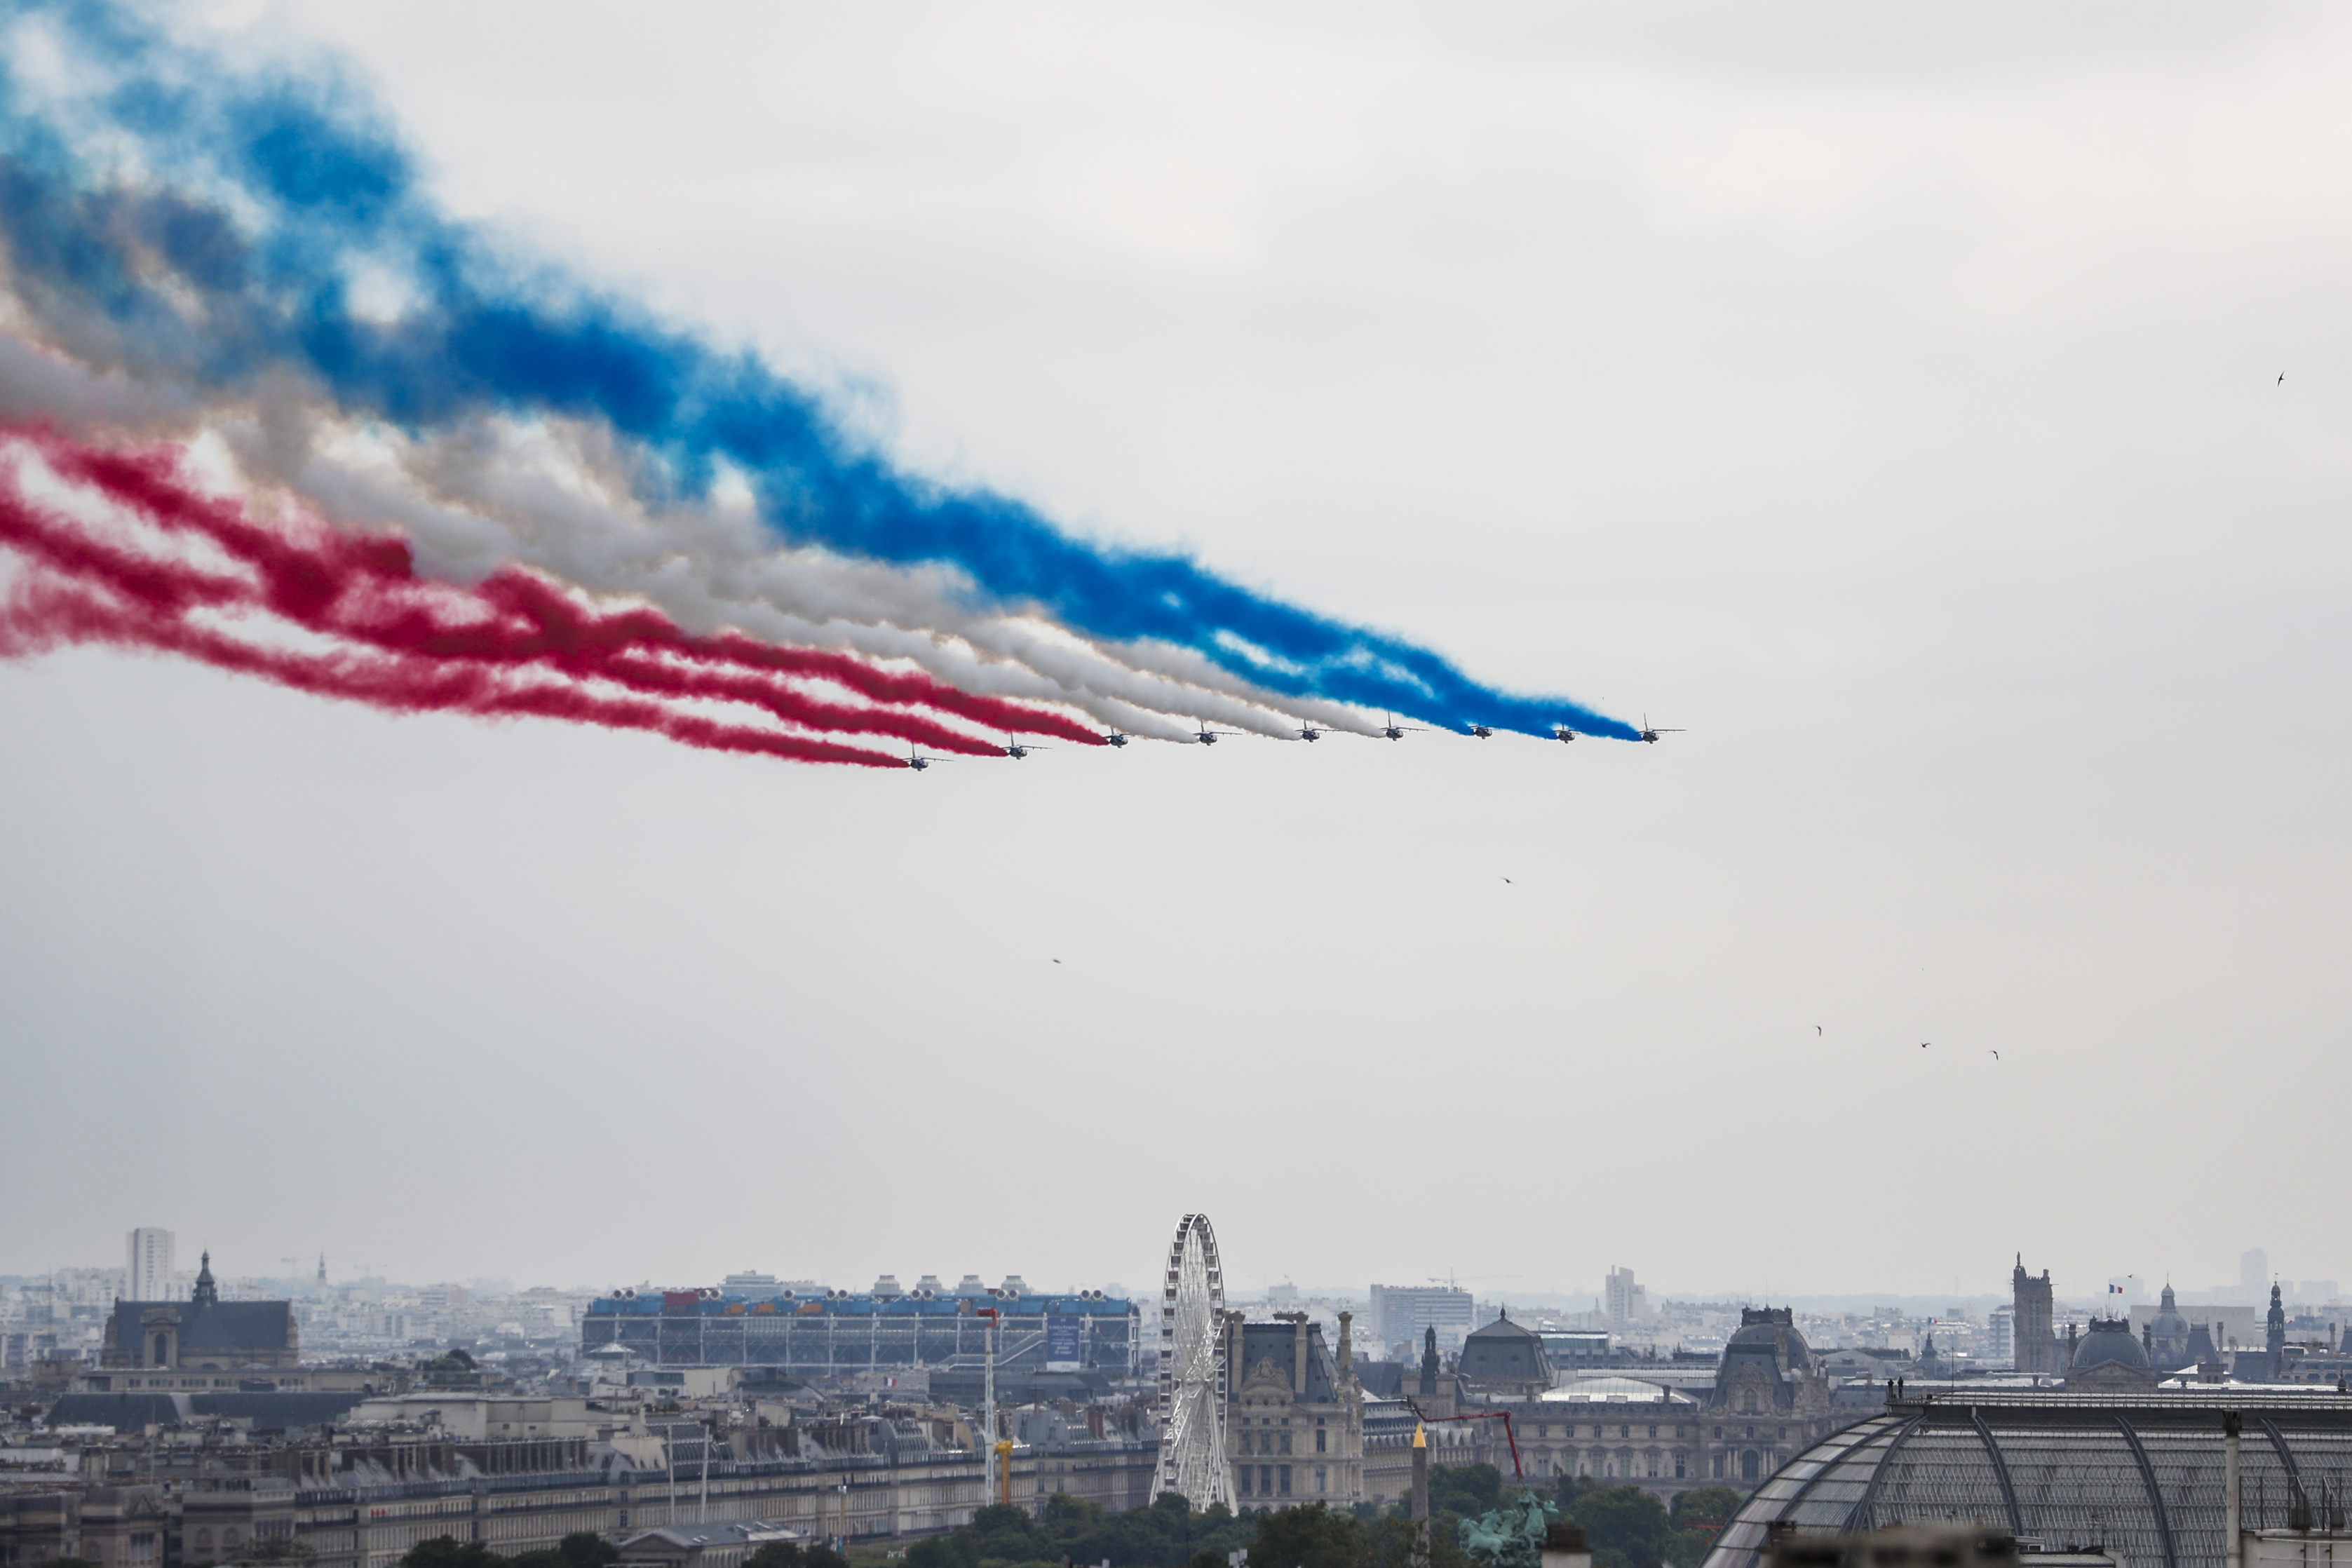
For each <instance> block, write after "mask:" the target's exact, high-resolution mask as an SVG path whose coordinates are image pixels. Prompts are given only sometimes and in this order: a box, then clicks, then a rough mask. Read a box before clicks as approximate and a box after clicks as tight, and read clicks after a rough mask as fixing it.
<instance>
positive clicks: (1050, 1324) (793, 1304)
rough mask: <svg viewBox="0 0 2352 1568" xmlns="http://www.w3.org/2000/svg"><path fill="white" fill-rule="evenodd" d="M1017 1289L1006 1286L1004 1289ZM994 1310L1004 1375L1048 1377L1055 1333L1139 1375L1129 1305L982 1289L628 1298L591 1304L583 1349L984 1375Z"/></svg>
mask: <svg viewBox="0 0 2352 1568" xmlns="http://www.w3.org/2000/svg"><path fill="white" fill-rule="evenodd" d="M1009 1283H1011V1282H1010V1281H1008V1284H1009ZM982 1307H989V1308H993V1309H994V1310H996V1311H997V1312H998V1313H999V1314H1000V1315H999V1317H998V1319H997V1328H996V1368H997V1373H998V1375H999V1376H1001V1377H1002V1376H1008V1375H1014V1374H1019V1373H1031V1372H1036V1373H1043V1372H1045V1370H1046V1369H1047V1364H1048V1356H1047V1350H1048V1342H1049V1334H1050V1335H1051V1336H1052V1340H1053V1343H1054V1345H1055V1346H1056V1347H1058V1348H1061V1349H1064V1350H1067V1351H1071V1352H1075V1357H1074V1359H1075V1360H1076V1362H1077V1363H1078V1367H1079V1370H1080V1371H1082V1372H1094V1373H1101V1374H1103V1375H1105V1376H1108V1377H1131V1376H1133V1375H1135V1372H1136V1365H1137V1361H1136V1357H1137V1350H1138V1344H1139V1338H1138V1324H1139V1321H1140V1319H1139V1316H1138V1314H1137V1312H1136V1309H1135V1307H1134V1304H1133V1303H1131V1302H1129V1301H1124V1300H1117V1299H1115V1298H1111V1297H1108V1296H1105V1295H1103V1294H1101V1293H1100V1292H1098V1291H1081V1292H1079V1293H1077V1294H1076V1295H1071V1296H1031V1295H1026V1294H1007V1293H1004V1292H1001V1291H982V1292H981V1293H979V1294H978V1295H970V1294H965V1293H963V1292H962V1291H961V1289H959V1291H958V1292H957V1293H955V1294H952V1295H932V1294H930V1293H929V1291H926V1290H923V1289H917V1290H916V1291H914V1292H908V1293H902V1294H887V1295H877V1294H874V1293H871V1292H869V1293H866V1294H862V1295H856V1294H851V1293H849V1292H847V1291H828V1292H825V1293H824V1294H823V1295H820V1296H816V1297H812V1298H805V1299H804V1298H803V1297H801V1296H799V1295H798V1294H797V1293H794V1292H793V1291H789V1290H787V1291H783V1292H781V1293H779V1294H777V1295H773V1296H769V1297H765V1298H762V1299H760V1300H749V1299H746V1298H744V1297H741V1296H734V1295H730V1294H727V1293H726V1292H725V1291H723V1290H667V1291H660V1292H656V1293H653V1294H648V1295H646V1296H642V1297H640V1296H637V1295H635V1294H634V1293H621V1294H616V1295H614V1296H610V1297H606V1298H604V1299H603V1300H595V1301H592V1302H590V1303H589V1304H588V1309H587V1310H586V1311H585V1312H584V1313H583V1315H582V1317H581V1320H580V1348H581V1349H582V1351H583V1352H593V1351H597V1350H601V1349H603V1348H604V1347H606V1346H618V1347H620V1348H621V1349H623V1350H626V1351H629V1352H633V1353H634V1354H635V1355H638V1356H640V1357H642V1358H643V1359H645V1360H646V1361H649V1362H652V1363H656V1364H657V1365H665V1366H776V1367H782V1368H783V1369H784V1370H785V1371H787V1372H789V1373H793V1374H794V1375H796V1376H803V1377H837V1376H843V1375H846V1374H851V1373H860V1372H867V1371H873V1370H877V1369H878V1370H884V1371H898V1370H908V1371H912V1370H915V1369H918V1368H925V1369H931V1368H952V1367H965V1368H969V1369H971V1370H973V1371H975V1372H977V1370H978V1369H979V1367H980V1365H981V1363H982V1359H983V1356H984V1353H985V1352H986V1350H987V1346H988V1331H989V1330H988V1320H987V1319H984V1318H982V1317H981V1316H980V1315H979V1309H981V1308H982Z"/></svg>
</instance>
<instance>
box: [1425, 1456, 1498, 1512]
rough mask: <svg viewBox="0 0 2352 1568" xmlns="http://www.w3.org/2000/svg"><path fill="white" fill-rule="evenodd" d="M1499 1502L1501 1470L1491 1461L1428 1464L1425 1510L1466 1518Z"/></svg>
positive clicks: (1488, 1510) (1491, 1508) (1491, 1507)
mask: <svg viewBox="0 0 2352 1568" xmlns="http://www.w3.org/2000/svg"><path fill="white" fill-rule="evenodd" d="M1502 1506H1503V1472H1502V1471H1500V1470H1498V1469H1496V1468H1495V1467H1494V1466H1492V1465H1432V1466H1430V1467H1429V1513H1430V1517H1431V1518H1432V1519H1434V1518H1436V1517H1437V1516H1438V1515H1439V1514H1441V1513H1451V1514H1456V1515H1460V1516H1462V1517H1464V1518H1467V1517H1468V1516H1470V1515H1471V1514H1475V1513H1492V1512H1494V1511H1495V1510H1496V1509H1498V1508H1500V1507H1502Z"/></svg>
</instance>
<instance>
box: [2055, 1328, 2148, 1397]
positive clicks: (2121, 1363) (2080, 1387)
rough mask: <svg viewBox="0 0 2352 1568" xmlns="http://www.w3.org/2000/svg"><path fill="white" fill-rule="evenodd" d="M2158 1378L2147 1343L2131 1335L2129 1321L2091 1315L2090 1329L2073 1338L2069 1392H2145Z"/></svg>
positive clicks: (2067, 1373) (2068, 1371)
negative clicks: (2075, 1338) (2149, 1358)
mask: <svg viewBox="0 0 2352 1568" xmlns="http://www.w3.org/2000/svg"><path fill="white" fill-rule="evenodd" d="M2150 1332H2151V1337H2152V1336H2153V1330H2151V1331H2150ZM2157 1382H2158V1378H2157V1373H2156V1372H2155V1370H2154V1369H2153V1368H2152V1367H2150V1366H2149V1365H2148V1359H2147V1346H2145V1345H2143V1344H2141V1343H2140V1342H2139V1341H2137V1340H2136V1339H2134V1338H2133V1337H2132V1331H2131V1323H2130V1321H2128V1320H2126V1319H2123V1318H2093V1319H2092V1320H2091V1331H2090V1332H2089V1333H2087V1334H2084V1336H2083V1337H2082V1338H2081V1339H2080V1340H2078V1341H2077V1342H2075V1345H2074V1356H2073V1358H2072V1359H2071V1360H2070V1361H2069V1362H2068V1363H2067V1365H2066V1392H2067V1393H2069V1394H2145V1393H2147V1391H2148V1390H2150V1389H2152V1388H2154V1387H2155V1386H2156V1385H2157Z"/></svg>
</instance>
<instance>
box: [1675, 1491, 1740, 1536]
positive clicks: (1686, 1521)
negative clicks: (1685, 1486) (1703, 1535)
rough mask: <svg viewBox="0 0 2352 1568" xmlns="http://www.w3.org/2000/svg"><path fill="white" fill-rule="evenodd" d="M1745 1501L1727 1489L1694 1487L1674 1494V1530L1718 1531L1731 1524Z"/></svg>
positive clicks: (1736, 1493)
mask: <svg viewBox="0 0 2352 1568" xmlns="http://www.w3.org/2000/svg"><path fill="white" fill-rule="evenodd" d="M1742 1501H1744V1499H1743V1498H1742V1497H1741V1495H1740V1494H1739V1493H1738V1492H1736V1491H1733V1490H1732V1489H1730V1488H1729V1487H1694V1488H1692V1489H1690V1490H1689V1491H1686V1492H1681V1493H1678V1494H1676V1496H1675V1506H1674V1521H1675V1529H1676V1530H1720V1529H1722V1528H1723V1527H1724V1526H1725V1525H1727V1524H1728V1523H1730V1522H1731V1516H1732V1515H1733V1514H1735V1513H1737V1512H1738V1511H1739V1505H1740V1503H1741V1502H1742Z"/></svg>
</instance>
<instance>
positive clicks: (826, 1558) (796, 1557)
mask: <svg viewBox="0 0 2352 1568" xmlns="http://www.w3.org/2000/svg"><path fill="white" fill-rule="evenodd" d="M566 1539H567V1540H568V1539H569V1538H568V1537H567V1538H566ZM618 1556H619V1553H617V1552H615V1553H614V1557H615V1558H616V1559H617V1558H618ZM582 1568H595V1565H594V1564H583V1565H582ZM743 1568H849V1559H848V1558H846V1557H844V1556H843V1555H842V1554H841V1553H840V1552H835V1550H834V1549H833V1548H832V1547H830V1546H827V1545H826V1544H825V1543H824V1542H822V1541H812V1542H798V1541H771V1542H768V1543H767V1544H766V1545H765V1546H762V1547H761V1548H760V1550H758V1551H757V1552H753V1553H751V1556H749V1557H747V1558H745V1559H744V1560H743Z"/></svg>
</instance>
